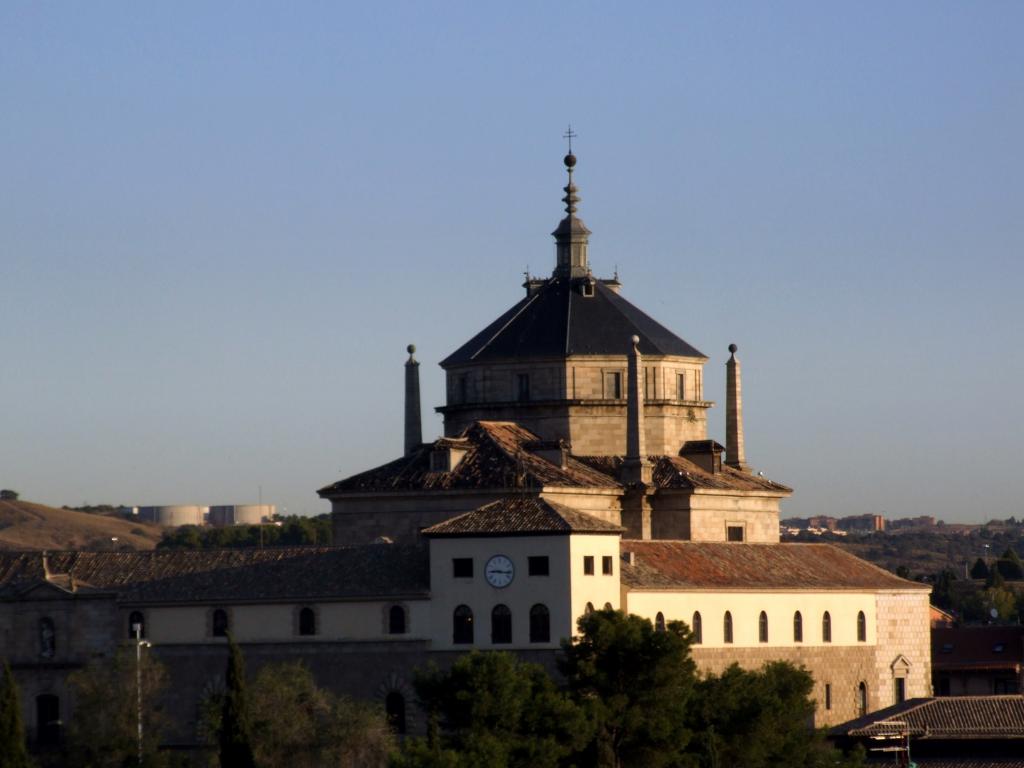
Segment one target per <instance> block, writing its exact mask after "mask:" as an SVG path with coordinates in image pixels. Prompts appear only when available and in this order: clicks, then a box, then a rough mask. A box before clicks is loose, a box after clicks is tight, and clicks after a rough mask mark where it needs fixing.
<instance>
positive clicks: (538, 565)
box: [526, 555, 549, 576]
mask: <svg viewBox="0 0 1024 768" xmlns="http://www.w3.org/2000/svg"><path fill="white" fill-rule="evenodd" d="M526 566H527V572H528V573H529V574H530V575H531V576H547V575H548V573H549V571H548V556H547V555H531V556H530V557H528V558H527V559H526Z"/></svg>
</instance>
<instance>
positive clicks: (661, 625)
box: [654, 611, 665, 632]
mask: <svg viewBox="0 0 1024 768" xmlns="http://www.w3.org/2000/svg"><path fill="white" fill-rule="evenodd" d="M654 631H655V632H664V631H665V614H664V613H662V612H661V611H658V615H657V616H655V617H654Z"/></svg>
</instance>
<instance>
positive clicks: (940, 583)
mask: <svg viewBox="0 0 1024 768" xmlns="http://www.w3.org/2000/svg"><path fill="white" fill-rule="evenodd" d="M954 581H956V574H955V573H954V572H953V571H951V570H949V569H948V568H946V569H945V570H943V571H940V572H939V573H937V574H935V587H934V589H932V602H933V603H934V604H935V605H937V606H939V607H940V608H944V609H946V610H949V609H950V608H952V607H953V603H954V602H955V600H956V598H955V596H954V595H953V582H954Z"/></svg>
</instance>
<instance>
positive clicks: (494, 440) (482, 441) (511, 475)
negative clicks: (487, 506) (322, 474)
mask: <svg viewBox="0 0 1024 768" xmlns="http://www.w3.org/2000/svg"><path fill="white" fill-rule="evenodd" d="M461 438H463V439H462V440H459V441H457V442H456V441H453V440H452V439H451V438H441V439H440V440H438V441H436V442H435V443H427V444H425V445H422V446H420V447H419V448H417V449H416V450H415V451H413V452H412V453H410V454H409V455H407V456H403V457H402V458H400V459H396V460H394V461H391V462H388V463H387V464H384V465H382V466H379V467H376V468H375V469H371V470H367V471H366V472H360V473H359V474H356V475H352V476H351V477H348V478H345V479H344V480H339V481H338V482H336V483H332V484H331V485H328V486H326V487H324V488H321V489H320V490H319V491H318V493H319V494H320V495H321V496H324V497H328V498H329V497H331V496H333V495H335V494H339V493H359V492H381V491H427V490H429V491H439V490H477V489H481V490H482V489H489V490H493V489H512V488H520V489H522V488H537V489H539V488H542V487H544V486H565V487H581V488H615V487H618V482H617V481H616V480H615V479H614V478H612V477H609V476H608V475H605V474H603V473H602V472H600V471H598V470H596V469H593V468H592V467H590V466H588V465H586V464H584V463H583V462H581V461H579V460H577V459H575V458H572V457H571V456H570V457H569V458H568V460H567V461H566V466H565V468H564V469H563V468H561V467H559V466H557V465H555V464H552V463H551V462H549V461H547V460H546V459H542V458H541V457H540V456H537V455H535V454H533V453H531V452H530V450H529V449H528V446H530V445H532V444H535V443H536V442H537V441H538V438H537V436H536V435H535V434H533V433H532V432H530V431H529V430H526V429H523V428H522V427H520V426H519V425H517V424H513V423H512V422H507V421H478V422H475V423H474V424H472V425H470V426H469V427H467V428H466V429H465V431H463V433H462V435H461ZM435 447H437V448H447V447H456V448H458V449H459V450H465V451H466V453H465V455H464V456H463V457H462V459H461V461H459V463H458V464H457V465H456V466H455V467H453V468H452V469H451V470H450V471H433V470H432V469H431V463H430V454H431V452H432V451H433V450H435Z"/></svg>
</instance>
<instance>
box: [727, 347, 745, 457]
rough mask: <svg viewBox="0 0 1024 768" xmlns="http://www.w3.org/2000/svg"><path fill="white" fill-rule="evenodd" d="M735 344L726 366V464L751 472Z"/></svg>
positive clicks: (738, 362)
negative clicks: (744, 441) (747, 454)
mask: <svg viewBox="0 0 1024 768" xmlns="http://www.w3.org/2000/svg"><path fill="white" fill-rule="evenodd" d="M737 349H739V347H737V346H736V345H735V344H730V345H729V352H730V353H731V354H730V355H729V361H728V362H727V363H726V364H725V371H726V384H725V463H726V464H727V465H728V466H730V467H732V468H733V469H739V470H742V471H744V472H748V471H750V469H749V467H747V459H746V456H744V451H743V393H742V391H741V389H740V361H739V359H738V358H737V357H736V350H737Z"/></svg>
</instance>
